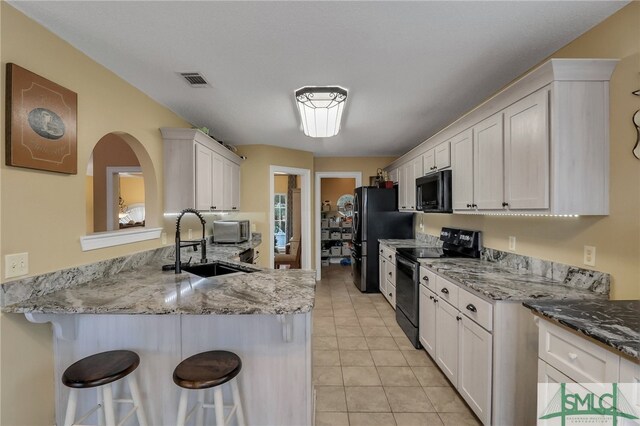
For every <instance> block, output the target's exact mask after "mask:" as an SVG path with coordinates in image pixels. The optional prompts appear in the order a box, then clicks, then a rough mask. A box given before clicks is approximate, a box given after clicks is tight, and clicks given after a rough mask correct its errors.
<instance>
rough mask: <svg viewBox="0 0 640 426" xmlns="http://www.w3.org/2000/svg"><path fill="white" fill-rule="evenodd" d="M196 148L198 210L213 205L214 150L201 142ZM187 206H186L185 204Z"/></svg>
mask: <svg viewBox="0 0 640 426" xmlns="http://www.w3.org/2000/svg"><path fill="white" fill-rule="evenodd" d="M194 149H195V153H194V155H195V160H196V161H195V165H196V170H195V196H196V203H195V208H196V210H209V209H210V208H211V206H213V203H212V202H213V200H212V199H211V195H212V194H213V181H212V180H213V175H212V170H211V167H212V164H213V155H214V153H213V151H211V150H210V149H209V148H207V147H205V146H203V145H200V144H199V143H196V144H194ZM185 207H186V206H185Z"/></svg>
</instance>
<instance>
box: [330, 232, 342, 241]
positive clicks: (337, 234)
mask: <svg viewBox="0 0 640 426" xmlns="http://www.w3.org/2000/svg"><path fill="white" fill-rule="evenodd" d="M341 238H342V236H341V234H340V232H335V231H334V232H332V233H331V239H332V240H339V239H341Z"/></svg>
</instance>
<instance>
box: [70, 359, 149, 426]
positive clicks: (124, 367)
mask: <svg viewBox="0 0 640 426" xmlns="http://www.w3.org/2000/svg"><path fill="white" fill-rule="evenodd" d="M139 364H140V357H139V356H138V354H136V353H135V352H131V351H124V350H119V351H108V352H101V353H99V354H95V355H91V356H88V357H86V358H83V359H81V360H80V361H77V362H76V363H74V364H72V365H71V366H70V367H69V368H67V369H66V370H65V372H64V374H63V375H62V383H63V384H64V385H65V386H68V387H70V388H71V391H70V393H69V401H68V402H67V413H66V415H65V419H64V424H65V426H71V425H73V424H80V423H82V421H84V420H86V419H87V418H89V416H91V415H92V414H93V413H94V412H96V411H98V413H97V416H98V424H99V425H102V424H103V422H102V415H101V414H104V423H106V426H115V424H116V422H115V411H114V409H113V404H114V403H119V404H133V408H132V409H131V410H130V411H129V412H128V413H127V414H126V415H125V416H124V418H123V419H122V420H121V421H120V422H119V423H118V424H123V423H124V422H125V421H126V420H127V419H128V418H129V417H131V416H132V415H133V413H134V412H135V413H136V416H137V417H138V424H139V425H140V426H147V419H146V417H145V415H144V409H143V408H142V400H141V399H140V392H139V390H138V384H137V382H136V378H135V375H133V374H131V373H132V372H133V371H134V370H135V369H136V368H137V367H138V365H139ZM125 377H126V380H127V384H128V386H129V391H130V392H131V399H113V390H112V388H111V386H112V385H111V384H112V383H113V382H115V381H117V380H120V379H122V378H125ZM88 388H97V389H96V390H97V393H98V396H97V401H98V405H97V406H95V407H93V409H91V410H90V411H89V412H87V413H86V414H85V415H83V416H82V417H81V418H79V419H77V420H76V418H75V417H76V408H77V403H78V390H79V389H88ZM100 409H102V413H100V412H99V410H100ZM76 422H77V423H76Z"/></svg>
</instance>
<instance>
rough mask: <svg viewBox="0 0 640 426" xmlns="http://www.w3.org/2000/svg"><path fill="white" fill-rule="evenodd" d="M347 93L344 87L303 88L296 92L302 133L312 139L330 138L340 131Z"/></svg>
mask: <svg viewBox="0 0 640 426" xmlns="http://www.w3.org/2000/svg"><path fill="white" fill-rule="evenodd" d="M346 101H347V91H346V90H345V89H343V88H342V87H303V88H301V89H298V90H296V103H297V105H298V112H300V120H301V121H302V131H303V132H304V134H305V135H307V136H311V137H312V138H330V137H331V136H335V135H337V134H338V132H339V131H340V122H341V121H342V111H344V104H345V103H346Z"/></svg>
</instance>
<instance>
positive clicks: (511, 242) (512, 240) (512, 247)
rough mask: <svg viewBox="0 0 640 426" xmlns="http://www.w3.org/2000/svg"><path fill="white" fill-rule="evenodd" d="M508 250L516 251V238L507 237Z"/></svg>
mask: <svg viewBox="0 0 640 426" xmlns="http://www.w3.org/2000/svg"><path fill="white" fill-rule="evenodd" d="M509 250H511V251H516V237H509Z"/></svg>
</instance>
